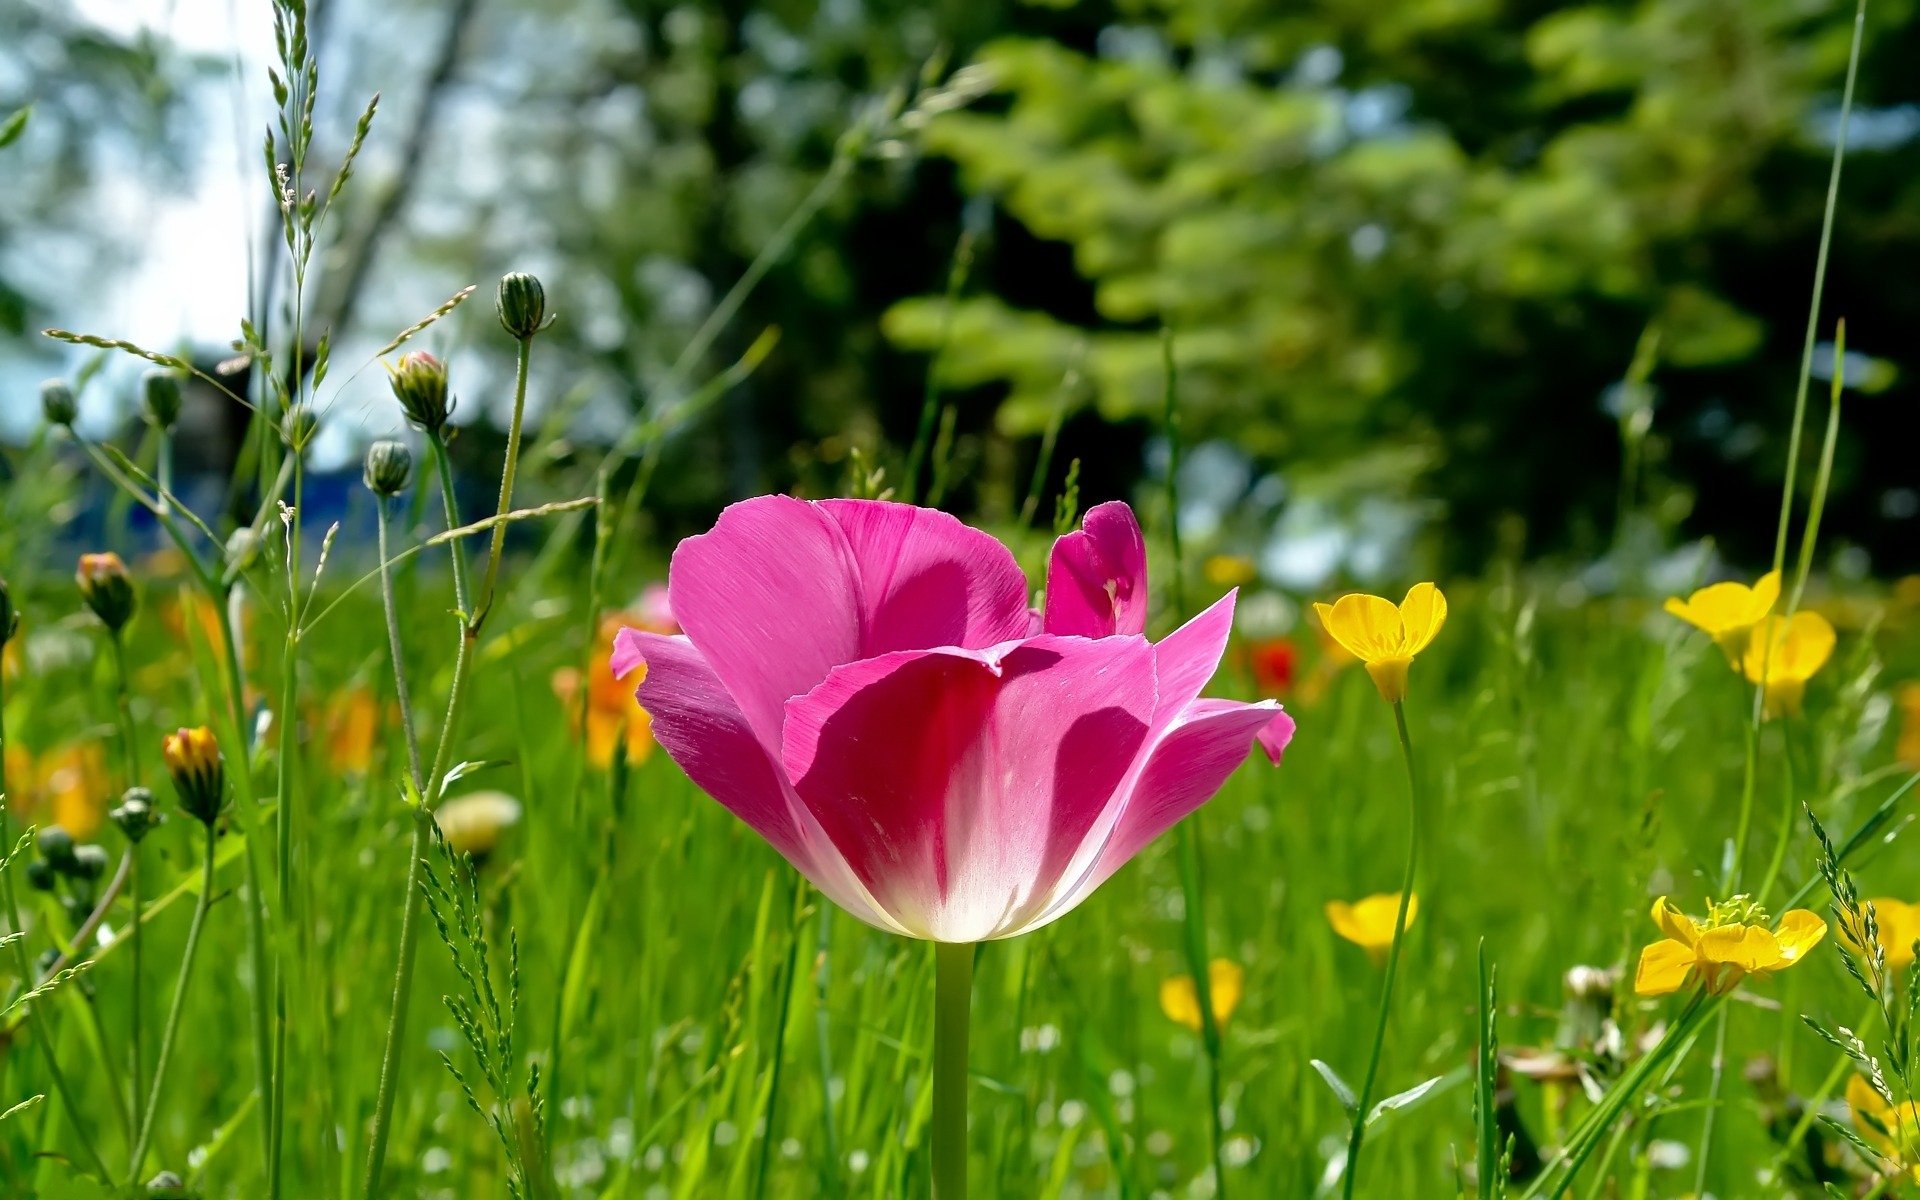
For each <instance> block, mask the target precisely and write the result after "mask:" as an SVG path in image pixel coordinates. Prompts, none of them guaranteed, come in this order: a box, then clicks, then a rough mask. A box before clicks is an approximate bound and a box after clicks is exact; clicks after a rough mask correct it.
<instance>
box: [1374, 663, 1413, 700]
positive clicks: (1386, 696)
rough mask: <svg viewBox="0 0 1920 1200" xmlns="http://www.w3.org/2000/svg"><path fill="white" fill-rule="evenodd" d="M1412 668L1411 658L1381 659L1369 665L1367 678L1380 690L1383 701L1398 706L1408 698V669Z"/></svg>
mask: <svg viewBox="0 0 1920 1200" xmlns="http://www.w3.org/2000/svg"><path fill="white" fill-rule="evenodd" d="M1411 666H1413V660H1412V659H1411V658H1379V659H1375V660H1374V661H1372V662H1370V663H1368V664H1367V676H1368V678H1370V679H1372V680H1373V686H1374V687H1375V688H1377V689H1379V692H1380V698H1381V699H1382V700H1385V701H1386V702H1387V703H1388V704H1398V703H1400V702H1401V701H1402V700H1405V699H1406V698H1407V669H1408V668H1409V667H1411Z"/></svg>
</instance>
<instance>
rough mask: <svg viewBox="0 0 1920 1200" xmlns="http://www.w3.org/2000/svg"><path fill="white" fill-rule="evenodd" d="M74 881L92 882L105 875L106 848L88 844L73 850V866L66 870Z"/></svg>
mask: <svg viewBox="0 0 1920 1200" xmlns="http://www.w3.org/2000/svg"><path fill="white" fill-rule="evenodd" d="M67 871H68V873H69V874H71V875H72V876H73V877H74V878H75V879H85V880H87V881H88V882H92V881H93V880H96V879H98V878H100V877H101V876H102V875H105V874H106V873H107V848H106V847H105V846H95V845H93V844H92V843H88V844H86V845H82V846H75V847H74V848H73V865H72V866H70V867H68V868H67Z"/></svg>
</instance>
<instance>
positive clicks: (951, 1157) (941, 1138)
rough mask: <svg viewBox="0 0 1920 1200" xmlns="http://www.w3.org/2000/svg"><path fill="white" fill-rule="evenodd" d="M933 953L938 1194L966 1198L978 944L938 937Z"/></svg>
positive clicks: (945, 1199) (939, 1199)
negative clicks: (970, 1037) (970, 1047)
mask: <svg viewBox="0 0 1920 1200" xmlns="http://www.w3.org/2000/svg"><path fill="white" fill-rule="evenodd" d="M933 955H934V983H933V1196H934V1200H966V1195H967V1033H968V1028H969V1022H970V1020H971V1017H972V1008H973V945H972V943H970V942H935V943H934V944H933Z"/></svg>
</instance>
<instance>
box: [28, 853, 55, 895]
mask: <svg viewBox="0 0 1920 1200" xmlns="http://www.w3.org/2000/svg"><path fill="white" fill-rule="evenodd" d="M26 870H27V886H28V887H30V888H32V889H33V890H34V891H36V892H50V891H52V890H53V864H51V863H49V862H48V861H47V860H46V859H44V858H35V859H29V860H28V861H27V868H26Z"/></svg>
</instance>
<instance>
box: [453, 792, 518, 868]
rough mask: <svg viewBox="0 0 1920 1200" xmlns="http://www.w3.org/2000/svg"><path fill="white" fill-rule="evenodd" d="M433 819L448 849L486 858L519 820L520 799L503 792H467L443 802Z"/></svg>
mask: <svg viewBox="0 0 1920 1200" xmlns="http://www.w3.org/2000/svg"><path fill="white" fill-rule="evenodd" d="M433 819H434V822H435V824H437V825H439V826H440V836H441V837H443V838H445V839H446V842H447V847H448V849H450V850H452V851H453V852H454V853H456V854H466V855H470V856H472V857H474V858H485V857H486V856H487V855H488V854H491V853H492V852H493V850H494V848H495V847H497V846H498V845H499V844H500V839H501V837H502V836H503V835H504V834H505V833H506V832H507V830H509V829H511V828H513V827H514V826H515V825H517V824H519V823H520V802H519V801H518V800H515V799H514V798H513V797H512V796H509V795H507V794H506V793H505V792H469V793H468V794H467V795H464V796H456V797H454V798H453V799H451V800H449V801H447V802H446V803H445V804H442V805H441V806H440V807H439V808H438V809H436V810H435V811H434V814H433Z"/></svg>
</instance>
